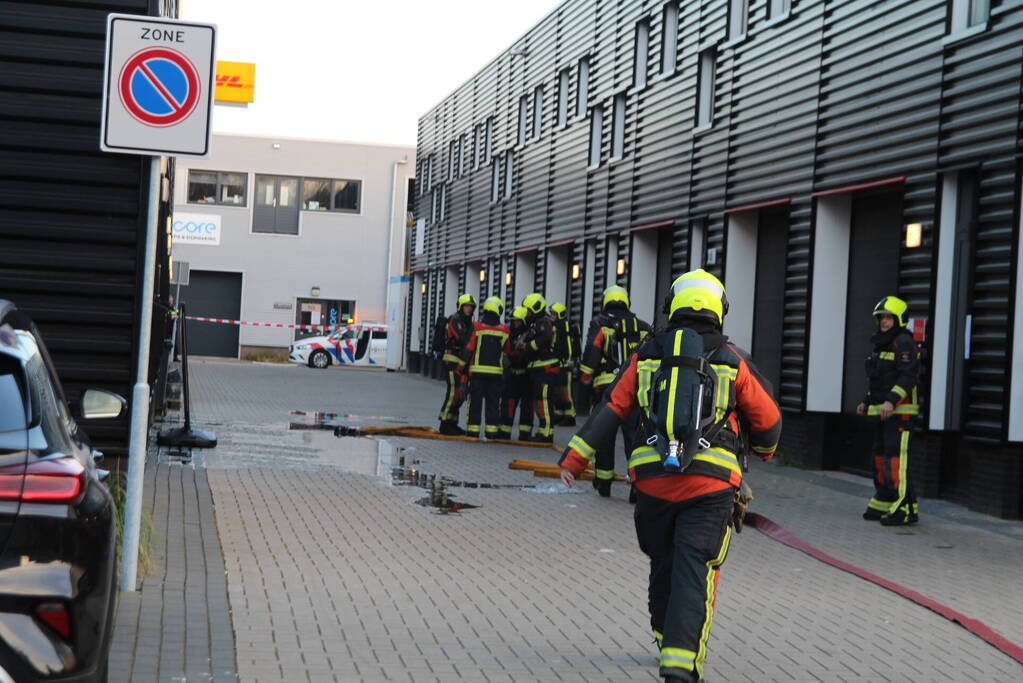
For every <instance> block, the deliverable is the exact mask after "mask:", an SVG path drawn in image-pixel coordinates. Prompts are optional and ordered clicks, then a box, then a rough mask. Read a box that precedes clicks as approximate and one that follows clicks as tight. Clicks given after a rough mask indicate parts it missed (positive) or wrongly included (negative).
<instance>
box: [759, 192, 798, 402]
mask: <svg viewBox="0 0 1023 683" xmlns="http://www.w3.org/2000/svg"><path fill="white" fill-rule="evenodd" d="M788 236H789V214H788V211H763V212H761V214H760V220H759V222H758V227H757V264H756V269H757V270H756V278H757V279H756V292H755V295H754V296H755V298H754V305H753V348H751V349H750V353H752V354H753V361H754V362H755V363H756V364H757V368H758V369H759V370H760V373H761V374H762V375H763V376H764V377H765V378H766V379H767V381H769V382H770V383H771V386H772V387H773V388H774V396H775V398H778V396H779V394H780V388H781V358H782V338H783V324H784V320H785V255H786V252H787V247H788Z"/></svg>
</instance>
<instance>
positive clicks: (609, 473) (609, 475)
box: [593, 470, 615, 479]
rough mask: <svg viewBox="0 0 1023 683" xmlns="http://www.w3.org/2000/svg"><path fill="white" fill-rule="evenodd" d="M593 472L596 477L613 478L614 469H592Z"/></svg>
mask: <svg viewBox="0 0 1023 683" xmlns="http://www.w3.org/2000/svg"><path fill="white" fill-rule="evenodd" d="M593 474H594V475H595V476H596V477H597V479H614V478H615V471H614V470H594V471H593Z"/></svg>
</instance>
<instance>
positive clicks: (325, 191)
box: [302, 178, 330, 211]
mask: <svg viewBox="0 0 1023 683" xmlns="http://www.w3.org/2000/svg"><path fill="white" fill-rule="evenodd" d="M302 210H303V211H329V210H330V181H329V180H324V179H322V178H303V179H302Z"/></svg>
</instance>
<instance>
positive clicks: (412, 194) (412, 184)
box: [405, 178, 416, 214]
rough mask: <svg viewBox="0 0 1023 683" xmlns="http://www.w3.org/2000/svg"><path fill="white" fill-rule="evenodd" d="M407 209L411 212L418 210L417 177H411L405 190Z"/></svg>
mask: <svg viewBox="0 0 1023 683" xmlns="http://www.w3.org/2000/svg"><path fill="white" fill-rule="evenodd" d="M405 211H407V212H408V213H409V214H413V213H415V212H416V179H415V178H409V179H408V185H407V187H406V190H405Z"/></svg>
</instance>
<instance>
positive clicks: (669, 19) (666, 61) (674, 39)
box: [661, 0, 678, 75]
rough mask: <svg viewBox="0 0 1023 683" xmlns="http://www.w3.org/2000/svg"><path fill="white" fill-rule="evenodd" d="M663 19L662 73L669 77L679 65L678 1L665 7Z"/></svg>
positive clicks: (673, 1) (673, 0)
mask: <svg viewBox="0 0 1023 683" xmlns="http://www.w3.org/2000/svg"><path fill="white" fill-rule="evenodd" d="M661 19H662V21H661V24H662V26H661V73H662V74H664V75H667V74H672V73H675V65H676V64H677V63H678V0H672V2H669V3H668V4H666V5H665V6H664V11H663V12H662V13H661Z"/></svg>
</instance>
